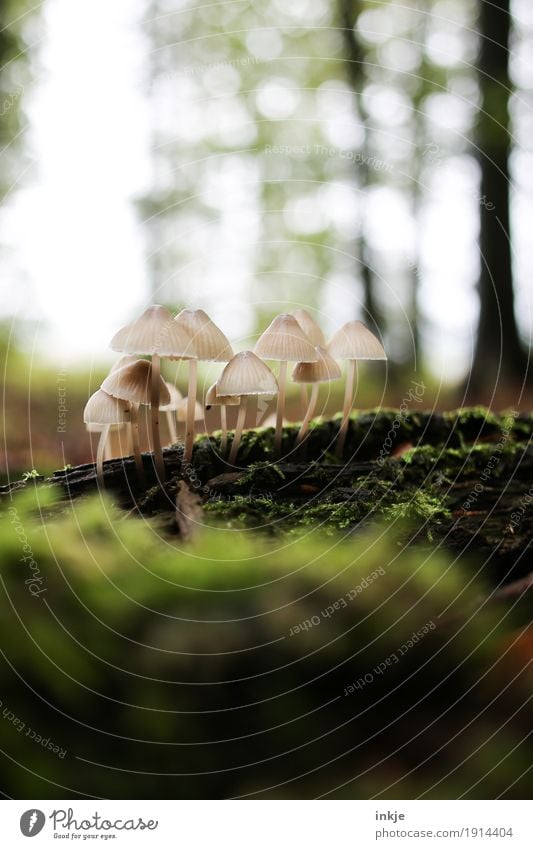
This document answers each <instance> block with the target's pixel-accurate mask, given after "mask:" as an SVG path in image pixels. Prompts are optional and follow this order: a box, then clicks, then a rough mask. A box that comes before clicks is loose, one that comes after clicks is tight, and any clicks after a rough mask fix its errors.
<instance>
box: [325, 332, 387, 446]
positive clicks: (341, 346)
mask: <svg viewBox="0 0 533 849" xmlns="http://www.w3.org/2000/svg"><path fill="white" fill-rule="evenodd" d="M328 353H329V354H330V355H331V356H332V357H334V358H335V359H337V360H348V370H347V372H346V388H345V392H344V405H343V410H342V422H341V426H340V429H339V433H338V436H337V447H336V453H337V457H342V455H343V452H344V444H345V442H346V434H347V432H348V422H349V420H350V411H351V409H352V405H353V391H354V383H355V375H356V369H357V360H386V359H387V355H386V353H385V351H384V349H383V345H382V344H381V342H380V341H379V339H378V338H377V337H376V336H374V334H373V333H371V331H370V330H369V329H368V327H365V325H364V324H363V322H362V321H349V322H347V323H346V324H344V325H343V326H342V327H341V328H340V330H337V332H336V333H335V335H334V337H333V339H332V340H331V342H330V343H329V345H328Z"/></svg>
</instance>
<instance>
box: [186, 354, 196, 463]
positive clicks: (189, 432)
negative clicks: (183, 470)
mask: <svg viewBox="0 0 533 849" xmlns="http://www.w3.org/2000/svg"><path fill="white" fill-rule="evenodd" d="M197 382H198V361H197V360H189V387H188V394H187V421H186V424H185V450H184V452H183V462H184V463H190V462H191V460H192V449H193V445H194V409H195V406H196V389H197Z"/></svg>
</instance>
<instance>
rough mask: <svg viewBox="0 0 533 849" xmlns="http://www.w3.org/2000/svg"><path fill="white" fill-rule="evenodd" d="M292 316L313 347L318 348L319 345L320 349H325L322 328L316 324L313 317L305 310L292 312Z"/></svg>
mask: <svg viewBox="0 0 533 849" xmlns="http://www.w3.org/2000/svg"><path fill="white" fill-rule="evenodd" d="M293 316H294V318H295V319H296V321H297V322H298V324H299V325H300V327H301V328H302V330H303V332H304V333H305V335H306V336H307V338H308V339H309V340H310V341H311V342H312V343H313V345H314V346H315V347H318V346H319V345H320V346H321V347H322V348H325V347H326V340H325V338H324V334H323V333H322V328H321V327H320V325H319V324H317V322H316V321H315V319H314V318H313V316H312V315H311V314H310V313H309V312H308V311H307V310H304V309H300V310H294V312H293Z"/></svg>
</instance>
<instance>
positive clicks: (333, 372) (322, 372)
mask: <svg viewBox="0 0 533 849" xmlns="http://www.w3.org/2000/svg"><path fill="white" fill-rule="evenodd" d="M315 351H316V355H317V361H316V363H296V366H295V368H294V371H293V373H292V379H293V380H294V381H295V383H329V382H330V381H332V380H338V379H339V377H341V375H342V371H341V367H340V365H339V364H338V362H337V360H334V359H333V357H332V356H331V354H328V352H327V351H326V349H325V348H322V347H321V346H320V345H317V346H316V348H315Z"/></svg>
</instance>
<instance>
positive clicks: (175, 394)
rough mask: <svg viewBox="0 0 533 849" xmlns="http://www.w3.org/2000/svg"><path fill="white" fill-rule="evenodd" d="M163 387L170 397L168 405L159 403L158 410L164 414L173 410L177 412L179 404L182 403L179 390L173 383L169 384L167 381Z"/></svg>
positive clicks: (162, 402)
mask: <svg viewBox="0 0 533 849" xmlns="http://www.w3.org/2000/svg"><path fill="white" fill-rule="evenodd" d="M164 383H165V386H166V388H167V391H168V394H169V396H170V401H169V402H168V404H165V402H164V401H161V403H160V405H159V409H160V410H162V411H163V412H164V413H165V412H167V411H168V412H172V411H173V410H177V409H178V407H179V405H180V404H181V402H182V401H183V395H182V394H181V392H180V391H179V389H178V388H177V387H176V386H174V384H173V383H170V382H169V381H168V380H165V381H164Z"/></svg>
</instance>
